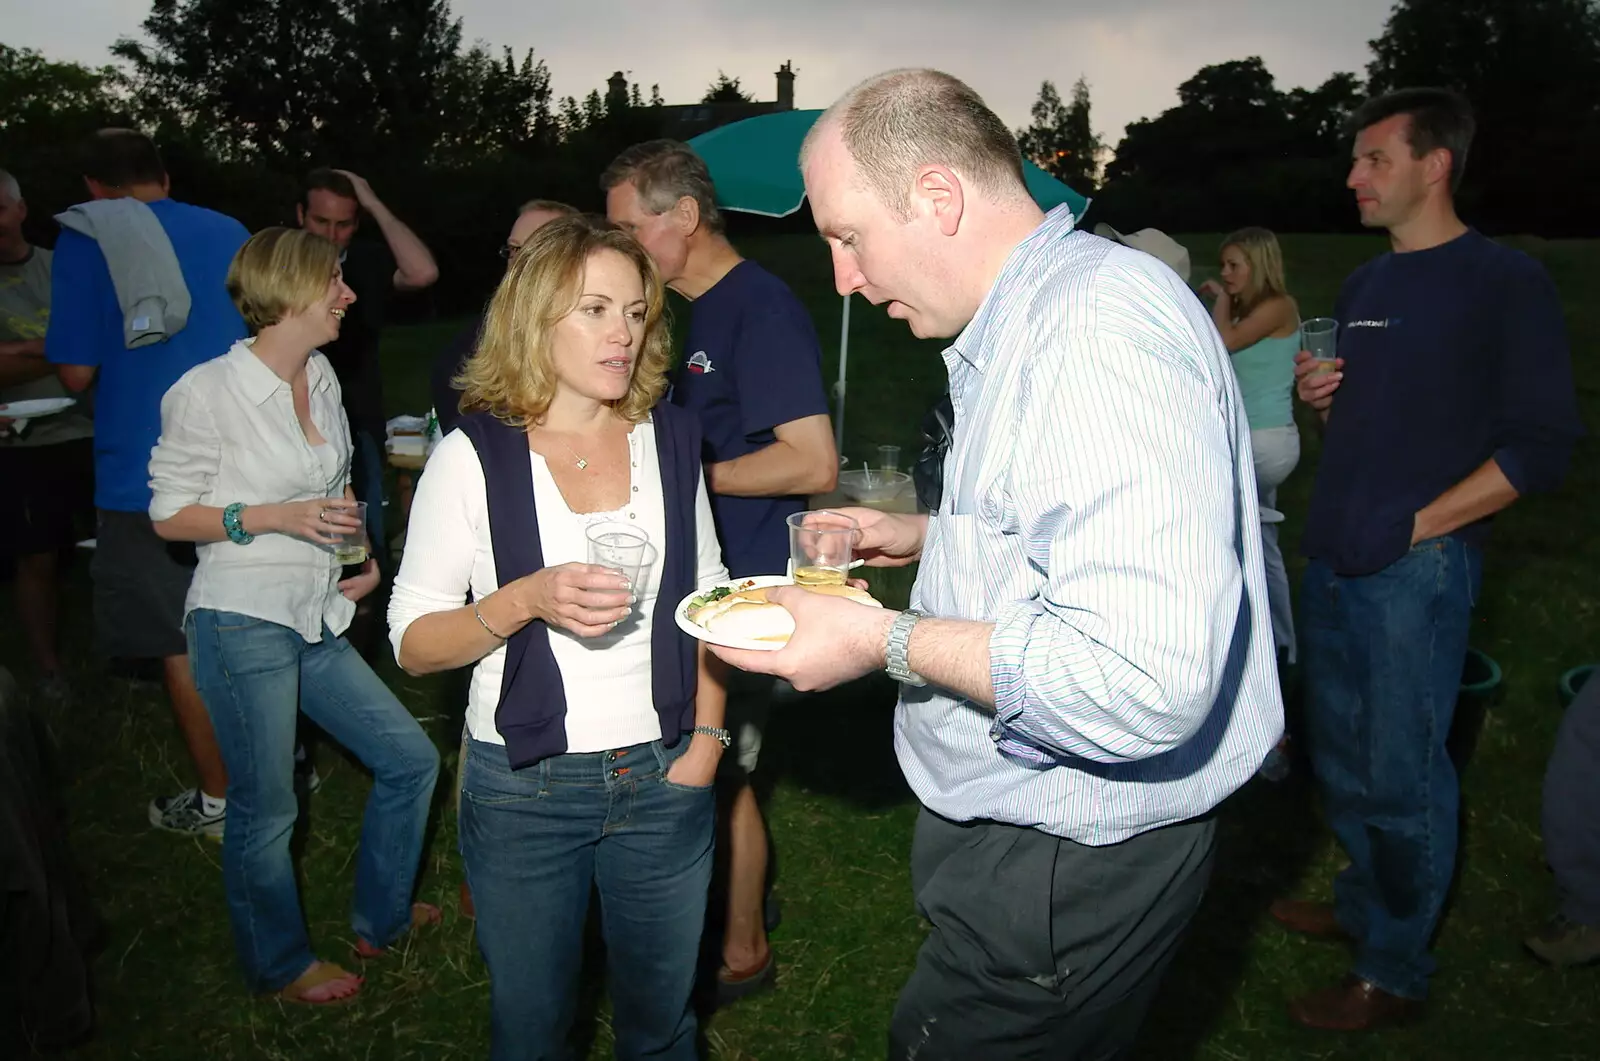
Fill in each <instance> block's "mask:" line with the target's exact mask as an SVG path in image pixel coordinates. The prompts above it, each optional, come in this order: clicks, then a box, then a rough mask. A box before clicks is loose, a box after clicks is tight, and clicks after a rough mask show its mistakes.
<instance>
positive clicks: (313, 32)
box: [113, 0, 461, 169]
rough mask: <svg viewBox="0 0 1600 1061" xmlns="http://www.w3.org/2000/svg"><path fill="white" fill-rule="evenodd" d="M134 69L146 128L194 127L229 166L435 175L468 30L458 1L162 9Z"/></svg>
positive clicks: (284, 1)
mask: <svg viewBox="0 0 1600 1061" xmlns="http://www.w3.org/2000/svg"><path fill="white" fill-rule="evenodd" d="M142 28H143V31H144V34H143V39H123V40H120V41H118V42H117V44H116V45H115V47H114V48H113V51H114V52H115V54H117V55H118V56H119V57H121V58H122V59H125V60H127V62H128V63H129V64H130V65H131V66H132V68H133V75H134V84H135V89H136V97H137V100H138V102H139V103H140V105H141V108H142V111H143V113H144V115H145V117H146V122H147V124H153V125H157V126H165V125H167V124H169V123H171V122H176V123H179V124H181V125H182V126H183V127H184V128H185V129H186V130H188V131H189V132H190V134H191V135H192V136H194V137H195V138H197V140H198V141H199V142H201V143H203V144H204V146H205V147H206V149H207V150H208V151H209V152H210V153H211V154H212V155H213V156H214V157H216V158H218V159H221V160H228V159H235V160H240V161H245V160H251V161H260V162H264V163H266V164H267V165H269V166H272V167H275V168H282V169H298V168H303V167H304V166H305V165H307V164H308V163H310V162H312V161H313V160H317V159H319V158H321V157H323V156H325V155H328V154H330V153H332V152H336V153H337V154H338V155H339V156H340V160H342V161H345V162H348V163H350V164H353V165H356V164H359V165H373V164H381V163H383V162H386V161H388V160H391V159H399V158H409V159H413V160H415V161H418V162H420V161H425V160H426V159H427V157H428V156H429V154H430V152H431V151H432V149H433V148H434V146H435V144H436V141H437V139H438V137H439V136H440V135H441V133H442V132H443V131H444V130H445V129H446V128H447V127H449V126H450V125H452V124H453V123H454V122H455V121H457V120H458V118H459V116H458V115H447V114H445V113H444V112H443V108H442V107H441V105H440V104H441V101H442V100H444V99H446V98H447V96H448V93H447V92H446V87H447V84H448V82H449V78H450V72H449V68H450V64H451V63H453V62H455V61H456V59H457V58H458V54H457V53H458V51H459V48H460V41H461V29H460V23H459V21H457V20H454V19H452V18H451V17H450V13H449V7H448V3H447V2H446V0H155V5H154V7H153V8H152V9H151V13H150V15H149V17H148V18H146V19H145V21H144V23H143V27H142Z"/></svg>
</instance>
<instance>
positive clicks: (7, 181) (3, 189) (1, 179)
mask: <svg viewBox="0 0 1600 1061" xmlns="http://www.w3.org/2000/svg"><path fill="white" fill-rule="evenodd" d="M0 195H4V196H5V197H6V198H7V199H8V200H10V201H11V202H13V203H19V202H21V201H22V185H20V184H18V183H17V178H15V177H13V176H12V175H11V171H10V170H7V169H0Z"/></svg>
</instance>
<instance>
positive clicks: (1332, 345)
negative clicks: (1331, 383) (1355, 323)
mask: <svg viewBox="0 0 1600 1061" xmlns="http://www.w3.org/2000/svg"><path fill="white" fill-rule="evenodd" d="M1300 346H1301V348H1302V349H1303V350H1305V351H1306V352H1307V353H1309V354H1310V355H1311V356H1312V357H1314V358H1316V361H1317V367H1316V369H1315V371H1317V372H1332V371H1333V367H1334V366H1333V362H1334V359H1335V358H1337V357H1338V356H1339V322H1338V321H1336V320H1334V319H1333V318H1332V317H1313V318H1311V319H1310V320H1308V321H1306V322H1305V323H1303V324H1301V325H1300Z"/></svg>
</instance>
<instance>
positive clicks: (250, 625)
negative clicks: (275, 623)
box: [212, 612, 267, 634]
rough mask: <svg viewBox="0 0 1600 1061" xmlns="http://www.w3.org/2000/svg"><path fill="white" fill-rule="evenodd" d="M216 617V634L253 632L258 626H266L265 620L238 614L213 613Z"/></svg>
mask: <svg viewBox="0 0 1600 1061" xmlns="http://www.w3.org/2000/svg"><path fill="white" fill-rule="evenodd" d="M212 614H213V615H215V616H216V619H215V622H216V624H217V632H218V633H229V634H231V633H237V632H238V631H240V630H254V629H255V628H256V627H258V626H266V625H267V620H265V619H258V618H256V617H255V616H253V615H241V614H239V613H238V612H213V613H212Z"/></svg>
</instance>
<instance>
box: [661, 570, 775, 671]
mask: <svg viewBox="0 0 1600 1061" xmlns="http://www.w3.org/2000/svg"><path fill="white" fill-rule="evenodd" d="M747 582H748V583H749V585H748V586H745V583H747ZM793 584H794V580H793V579H791V578H789V577H788V576H786V575H753V576H751V577H750V578H737V579H734V580H733V581H731V582H723V583H720V585H724V586H727V587H728V588H729V589H736V588H738V587H740V586H744V587H745V588H746V589H761V588H762V587H764V586H789V585H793ZM715 588H716V587H715V586H710V587H707V588H706V589H697V590H695V591H694V592H693V593H691V594H689V595H688V596H687V597H685V598H683V600H681V601H679V602H678V610H677V611H675V612H674V613H673V618H674V619H677V620H678V629H679V630H682V631H683V632H684V633H686V634H688V635H689V636H690V637H692V638H695V639H696V640H699V641H704V642H705V643H706V644H708V645H721V646H722V647H723V648H745V649H749V650H751V651H752V652H776V651H778V649H780V648H782V647H783V646H784V645H785V644H786V642H783V641H757V640H754V639H753V638H744V637H729V636H728V635H726V634H714V633H712V632H711V631H710V630H707V629H706V628H705V627H703V626H701V625H700V624H699V623H697V622H694V621H693V620H691V619H690V618H689V614H688V612H689V602H690V601H692V600H694V599H695V598H696V597H698V596H700V595H701V594H702V593H706V592H708V591H709V590H711V589H715Z"/></svg>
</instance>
